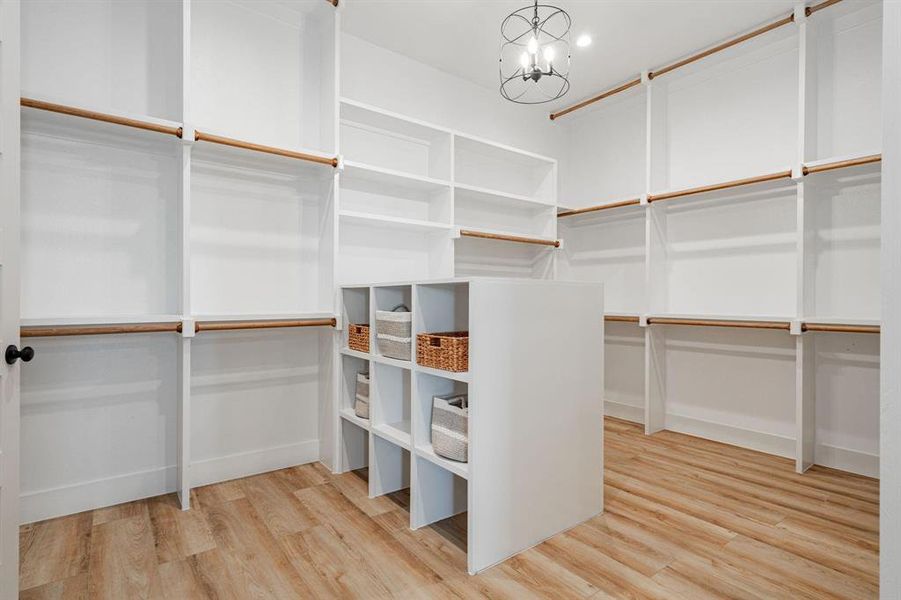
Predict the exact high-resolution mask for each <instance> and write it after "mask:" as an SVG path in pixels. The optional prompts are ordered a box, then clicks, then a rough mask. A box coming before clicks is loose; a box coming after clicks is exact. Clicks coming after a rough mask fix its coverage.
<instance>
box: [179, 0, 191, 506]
mask: <svg viewBox="0 0 901 600" xmlns="http://www.w3.org/2000/svg"><path fill="white" fill-rule="evenodd" d="M181 26H182V27H181V29H182V36H181V51H182V73H181V75H182V85H181V93H182V106H181V111H182V114H181V117H182V122H183V123H184V127H183V132H185V131H187V132H189V133H188V134H187V135H185V134H184V133H183V135H182V145H181V167H180V168H181V173H180V175H181V179H180V182H179V195H180V198H179V200H180V202H179V208H180V210H179V212H178V228H179V246H180V248H179V249H180V252H179V269H178V271H179V278H180V281H179V312H180V313H181V315H182V331H181V334H180V335H179V337H178V340H177V342H176V343H177V344H178V376H177V385H178V435H177V437H178V450H177V453H176V455H177V460H178V468H177V480H178V483H177V486H178V487H177V490H178V497H179V503H180V504H181V509H182V510H188V509H189V508H191V338H193V337H194V320H193V318H192V316H191V315H192V314H193V313H192V309H191V145H192V144H193V142H194V135H193V131H194V130H193V128H192V127H189V126H188V125H187V124H188V123H189V122H191V111H190V106H191V0H184V2H183V3H182V22H181Z"/></svg>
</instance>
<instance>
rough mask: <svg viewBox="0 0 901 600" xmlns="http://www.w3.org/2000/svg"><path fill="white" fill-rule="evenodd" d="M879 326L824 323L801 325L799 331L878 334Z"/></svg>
mask: <svg viewBox="0 0 901 600" xmlns="http://www.w3.org/2000/svg"><path fill="white" fill-rule="evenodd" d="M880 329H881V328H880V327H879V325H829V324H826V323H803V324H802V325H801V331H828V332H832V333H879V332H880Z"/></svg>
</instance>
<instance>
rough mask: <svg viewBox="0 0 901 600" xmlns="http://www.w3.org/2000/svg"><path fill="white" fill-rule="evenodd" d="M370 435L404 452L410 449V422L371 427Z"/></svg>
mask: <svg viewBox="0 0 901 600" xmlns="http://www.w3.org/2000/svg"><path fill="white" fill-rule="evenodd" d="M371 430H372V433H374V434H375V435H377V436H379V437H380V438H382V439H385V440H388V441H389V442H392V443H394V444H397V445H398V446H400V447H401V448H403V449H405V450H409V449H410V447H411V442H410V421H399V422H397V423H384V424H382V425H373V426H372V428H371Z"/></svg>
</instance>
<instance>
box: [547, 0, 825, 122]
mask: <svg viewBox="0 0 901 600" xmlns="http://www.w3.org/2000/svg"><path fill="white" fill-rule="evenodd" d="M839 2H841V0H826V1H825V2H820V3H819V4H815V5H813V6H808V7H807V8H806V9H805V11H804V12H805V14H806V15H807V16H810V15H812V14H814V13H815V12H818V11H821V10H823V9H824V8H828V7H830V6H832V5H834V4H838V3H839ZM794 20H795V14H794V13H792V14H790V15H788V16H785V17H783V18H781V19H779V20H778V21H773V22H772V23H769V24H767V25H764V26H762V27H759V28H757V29H755V30H754V31H750V32H748V33H745V34H744V35H740V36H738V37H735V38H732V39H731V40H727V41H725V42H723V43H721V44H717V45H716V46H713V47H712V48H708V49H707V50H703V51H701V52H698V53H696V54H692V55H691V56H689V57H687V58H683V59H682V60H679V61H676V62H674V63H672V64H669V65H666V66H665V67H660V68H659V69H655V70H653V71H650V72H649V73H648V79H654V78H655V77H660V76H661V75H665V74H666V73H669V72H671V71H675V70H676V69H678V68H680V67H684V66H686V65H690V64H691V63H693V62H697V61H699V60H701V59H702V58H707V57H708V56H710V55H712V54H716V53H717V52H722V51H723V50H726V49H728V48H731V47H732V46H736V45H738V44H741V43H742V42H746V41H748V40H750V39H752V38H755V37H757V36H760V35H763V34H764V33H768V32H770V31H772V30H774V29H778V28H779V27H782V26H783V25H788V24H789V23H792V22H794ZM640 83H641V77H638V78H637V79H633V80H631V81H629V82H627V83H624V84H623V85H621V86H619V87H615V88H613V89H611V90H607V91H606V92H602V93H600V94H598V95H597V96H592V97H591V98H588V99H587V100H583V101H581V102H579V103H577V104H573V105H572V106H569V107H567V108H564V109H563V110H559V111H557V112H555V113H551V114H550V118H551V120H552V121H553V120H554V119H556V118H557V117H562V116H563V115H567V114H569V113H571V112H573V111H574V110H579V109H580V108H585V107H586V106H588V105H590V104H594V103H595V102H598V101H599V100H603V99H604V98H609V97H610V96H613V95H614V94H619V93H620V92H624V91H625V90H627V89H629V88H631V87H634V86H636V85H638V84H640Z"/></svg>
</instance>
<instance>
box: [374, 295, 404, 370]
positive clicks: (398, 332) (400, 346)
mask: <svg viewBox="0 0 901 600" xmlns="http://www.w3.org/2000/svg"><path fill="white" fill-rule="evenodd" d="M375 333H376V342H377V343H378V347H379V354H381V355H382V356H385V357H388V358H396V359H398V360H410V359H411V356H412V348H413V339H412V335H413V313H411V312H410V309H408V308H407V307H406V306H405V305H403V304H399V305H397V306H395V307H394V309H393V310H377V311H375Z"/></svg>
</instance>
